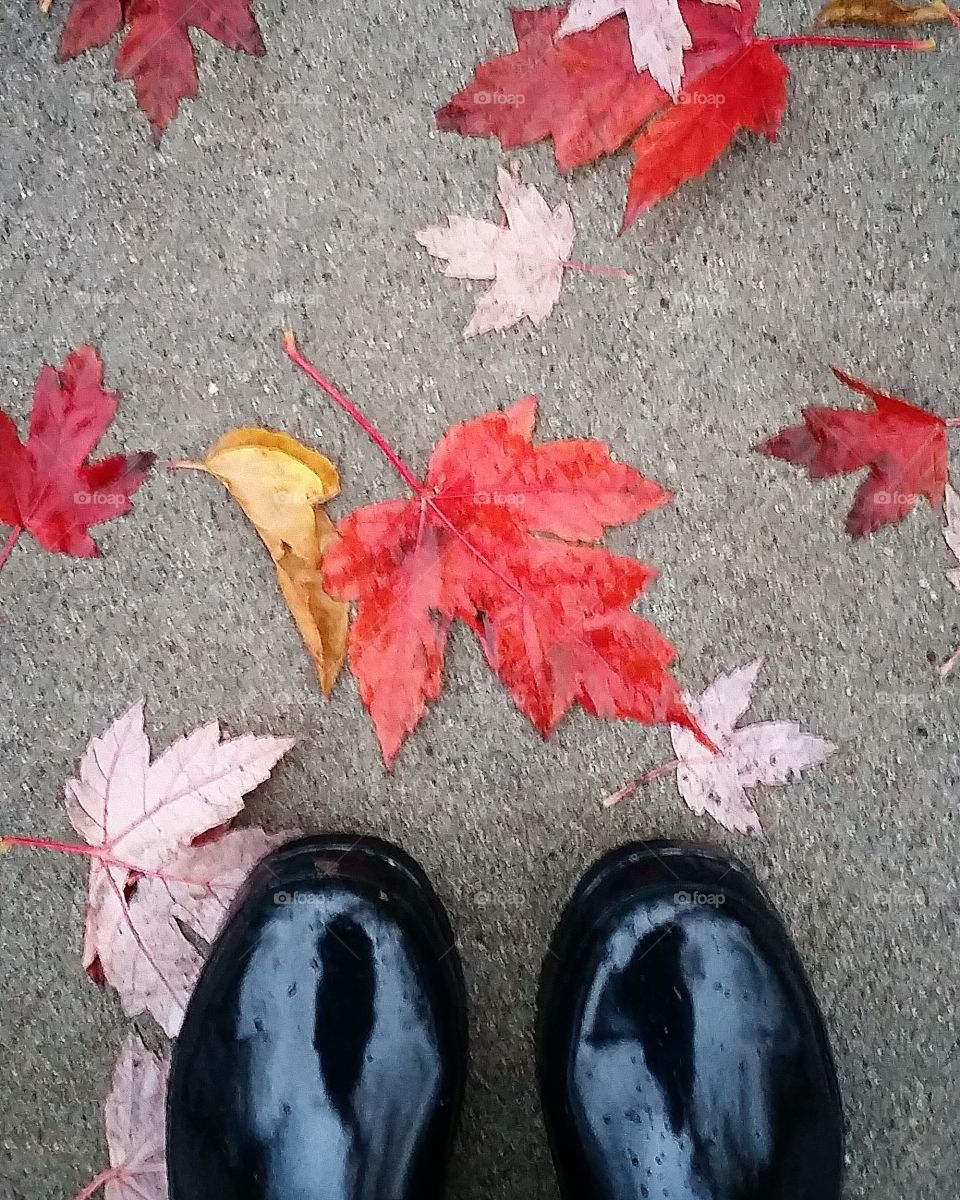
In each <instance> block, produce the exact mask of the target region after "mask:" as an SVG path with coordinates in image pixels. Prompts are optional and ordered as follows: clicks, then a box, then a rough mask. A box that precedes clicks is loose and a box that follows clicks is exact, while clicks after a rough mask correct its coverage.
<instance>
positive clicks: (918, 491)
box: [756, 367, 952, 537]
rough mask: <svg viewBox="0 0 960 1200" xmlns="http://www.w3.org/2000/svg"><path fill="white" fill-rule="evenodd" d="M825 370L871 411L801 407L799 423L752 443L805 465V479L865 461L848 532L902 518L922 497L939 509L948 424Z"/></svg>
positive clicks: (844, 470)
mask: <svg viewBox="0 0 960 1200" xmlns="http://www.w3.org/2000/svg"><path fill="white" fill-rule="evenodd" d="M831 369H832V370H833V373H834V375H836V377H837V379H839V380H840V382H841V383H842V384H845V385H846V386H847V387H849V388H852V389H853V390H854V391H855V392H859V393H861V394H862V395H864V396H868V397H869V398H870V399H871V400H872V401H873V403H874V411H873V412H857V411H853V410H850V409H844V408H824V407H822V406H820V405H816V404H814V405H810V406H809V407H807V408H805V409H804V410H803V424H802V425H789V426H787V427H786V428H785V429H781V430H780V432H779V433H777V434H775V435H774V436H773V437H771V438H767V440H766V441H763V442H760V444H759V445H758V446H757V447H756V449H757V450H758V451H759V452H760V453H761V454H768V455H770V456H771V457H772V458H782V459H784V460H785V461H786V462H789V463H793V464H795V465H796V466H798V467H803V468H804V469H805V470H806V472H807V474H808V475H809V476H810V478H811V479H828V478H830V476H832V475H846V474H849V473H850V472H852V471H859V470H862V469H863V468H864V467H869V468H870V473H869V474H868V475H867V477H866V479H864V481H863V483H861V484H860V487H859V488H858V489H857V494H856V496H855V497H854V501H853V507H852V508H851V509H850V512H849V514H848V515H847V524H846V528H847V532H848V533H849V534H851V535H853V536H854V537H862V536H863V535H864V534H867V533H873V532H874V530H876V529H879V528H880V527H881V526H883V525H893V524H896V522H897V521H902V520H903V518H904V517H905V516H906V515H907V513H909V512H910V510H911V509H912V508H913V506H914V505H915V504H916V502H917V500H918V499H919V498H920V497H921V496H924V497H926V499H927V500H928V501H929V502H930V503H931V504H932V505H934V506H935V507H939V506H940V505H941V504H942V503H943V498H944V489H945V487H946V482H947V425H948V424H950V423H952V422H947V421H945V420H944V419H943V418H942V417H938V416H937V415H936V413H931V412H926V411H924V409H922V408H917V406H916V405H914V404H910V403H909V402H908V401H907V400H903V399H901V398H900V397H899V396H888V395H887V394H886V393H884V392H878V391H877V390H876V389H875V388H872V387H870V385H869V384H866V383H864V382H863V381H862V380H860V379H854V378H853V377H852V376H850V375H846V374H844V372H843V371H839V370H837V368H836V367H833V368H831Z"/></svg>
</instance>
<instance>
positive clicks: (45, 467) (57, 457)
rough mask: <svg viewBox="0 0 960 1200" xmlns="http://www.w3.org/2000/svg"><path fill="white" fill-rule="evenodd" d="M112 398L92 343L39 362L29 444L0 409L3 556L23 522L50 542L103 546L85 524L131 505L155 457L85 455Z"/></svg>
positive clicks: (87, 551) (63, 547)
mask: <svg viewBox="0 0 960 1200" xmlns="http://www.w3.org/2000/svg"><path fill="white" fill-rule="evenodd" d="M117 399H118V397H117V394H116V392H108V391H105V390H104V387H103V363H102V362H101V361H100V357H99V355H98V354H97V352H96V350H94V349H93V347H92V346H80V347H79V348H78V349H76V350H74V351H73V352H72V353H71V354H68V355H67V359H66V361H65V362H64V364H63V366H62V367H61V368H60V370H59V371H58V370H57V369H56V368H55V367H51V366H49V365H47V364H44V366H43V367H42V368H41V370H40V374H39V376H38V377H37V384H36V388H35V390H34V399H33V412H32V413H31V416H30V432H29V435H28V437H27V441H26V444H23V443H21V441H20V438H19V436H18V435H17V427H16V425H15V424H14V423H13V421H12V420H11V419H10V417H8V416H7V414H6V413H5V412H3V411H2V410H0V461H2V462H3V471H2V473H0V523H2V524H4V525H12V526H13V533H12V534H11V536H10V538H9V539H8V541H7V544H6V546H5V547H4V550H3V552H2V554H0V564H2V562H3V561H5V560H6V557H7V555H8V554H9V552H10V550H11V549H12V546H13V542H14V541H15V540H16V537H17V536H18V535H19V534H20V533H21V532H22V531H23V530H24V529H27V530H29V531H30V533H32V534H33V536H34V537H35V538H36V539H37V541H38V542H39V543H40V544H41V546H44V547H45V548H46V549H47V550H57V551H60V552H61V553H63V554H74V555H78V556H80V557H83V558H90V557H93V556H94V555H97V554H99V553H100V552H99V550H98V549H97V544H96V542H94V540H93V538H92V537H91V536H90V533H89V528H90V526H91V525H97V524H100V522H102V521H109V520H110V518H111V517H117V516H120V514H121V513H125V512H129V510H130V497H131V496H132V495H133V493H134V492H135V491H136V490H137V488H138V487H139V486H140V484H141V483H143V481H144V479H145V478H146V476H147V472H148V471H149V470H150V467H151V466H152V464H153V461H154V457H155V456H154V455H153V454H142V453H141V454H113V455H111V456H110V457H109V458H103V459H100V460H99V461H98V462H93V463H89V462H87V461H86V460H87V457H88V456H89V454H90V453H91V452H92V450H93V448H94V447H95V446H96V444H97V442H98V441H99V440H100V438H101V437H102V436H103V434H104V432H105V431H106V428H107V426H108V425H109V424H110V422H111V421H112V420H113V418H114V416H115V415H116V411H117Z"/></svg>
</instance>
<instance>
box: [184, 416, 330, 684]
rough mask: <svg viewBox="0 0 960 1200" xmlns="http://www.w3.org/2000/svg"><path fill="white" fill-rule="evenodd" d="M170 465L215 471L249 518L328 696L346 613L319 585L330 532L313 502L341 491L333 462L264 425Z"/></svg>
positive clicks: (230, 435)
mask: <svg viewBox="0 0 960 1200" xmlns="http://www.w3.org/2000/svg"><path fill="white" fill-rule="evenodd" d="M170 466H171V467H178V468H184V467H189V468H192V469H194V470H201V471H207V472H209V473H210V474H211V475H213V476H215V477H216V478H217V479H219V480H220V482H221V483H222V484H223V485H224V487H226V488H227V490H228V491H229V492H230V494H231V495H232V496H233V497H234V499H235V500H236V501H237V502H238V503H239V505H240V507H241V508H242V509H243V511H244V513H245V514H246V515H247V517H248V518H249V519H250V521H252V523H253V525H254V528H255V529H256V531H257V533H259V535H260V537H261V539H262V540H263V543H264V545H265V546H266V547H267V549H268V550H269V551H270V557H271V558H272V559H273V562H274V565H275V567H276V570H277V582H278V583H279V585H280V591H281V592H282V593H283V597H284V599H285V600H286V602H287V605H288V606H289V608H290V612H291V613H292V615H293V618H294V620H295V621H296V623H297V628H298V629H299V630H300V635H301V637H302V638H303V640H304V642H305V643H306V646H307V649H308V650H309V651H310V655H311V657H312V658H313V661H314V664H315V666H316V668H317V674H318V675H319V676H320V683H321V686H322V687H323V691H324V693H325V694H326V695H328V696H329V694H330V690H331V688H332V687H333V685H334V683H335V681H336V678H337V675H338V674H339V673H340V668H341V667H342V666H343V660H344V657H345V655H346V645H347V624H348V619H349V618H348V610H347V606H346V605H345V604H342V603H340V602H339V601H337V600H333V599H332V598H331V597H330V596H329V595H327V593H326V591H325V590H324V587H323V578H322V574H321V567H322V563H323V556H324V554H325V552H326V549H327V547H328V545H329V544H330V542H331V541H332V539H333V538H334V536H335V534H334V526H333V522H332V521H331V520H330V518H329V517H328V516H327V514H326V513H325V512H324V511H323V510H322V509H321V508H318V507H317V506H318V505H320V504H324V503H326V501H327V500H330V499H332V498H333V497H334V496H336V495H337V493H338V492H339V491H340V477H339V475H338V474H337V470H336V467H334V465H333V463H332V462H330V460H329V459H327V458H325V457H324V456H323V455H322V454H318V453H317V451H316V450H311V449H310V448H309V447H308V446H304V445H303V444H302V443H301V442H298V441H297V440H296V438H292V437H289V436H288V435H287V434H285V433H276V432H274V431H273V430H268V429H236V430H234V431H233V432H232V433H228V434H227V435H226V436H225V437H222V438H221V439H220V440H219V441H218V442H217V443H216V445H215V446H213V448H212V449H211V450H210V452H209V453H208V454H207V456H206V458H204V459H203V461H202V462H175V463H171V464H170Z"/></svg>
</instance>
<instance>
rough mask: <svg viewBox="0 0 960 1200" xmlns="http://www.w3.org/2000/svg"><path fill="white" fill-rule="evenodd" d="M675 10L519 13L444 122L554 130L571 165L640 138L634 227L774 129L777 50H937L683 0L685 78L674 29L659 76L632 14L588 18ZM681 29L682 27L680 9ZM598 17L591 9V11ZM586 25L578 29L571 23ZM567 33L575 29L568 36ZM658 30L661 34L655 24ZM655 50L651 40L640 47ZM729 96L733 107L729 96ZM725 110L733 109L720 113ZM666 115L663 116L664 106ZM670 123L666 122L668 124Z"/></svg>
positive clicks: (663, 3)
mask: <svg viewBox="0 0 960 1200" xmlns="http://www.w3.org/2000/svg"><path fill="white" fill-rule="evenodd" d="M628 5H629V10H630V11H631V13H639V12H641V11H647V8H648V6H650V7H651V8H652V7H654V6H655V8H656V11H657V12H661V11H666V7H667V0H628V3H623V4H621V3H616V0H575V3H574V5H572V6H571V7H570V9H569V11H568V9H567V8H566V6H564V5H555V6H551V7H548V8H541V9H535V10H532V11H522V10H517V9H514V10H513V11H512V14H511V15H512V18H513V27H514V31H515V33H516V37H517V43H518V48H517V50H516V51H514V52H513V53H509V54H502V55H499V56H497V57H495V58H493V59H491V60H490V61H489V62H484V63H480V64H479V65H478V66H477V67H476V69H475V72H474V77H473V80H472V82H471V83H470V84H468V85H467V86H466V87H464V88H462V89H461V90H460V91H459V92H457V93H456V94H455V95H454V96H453V97H452V98H451V99H450V101H449V102H448V103H447V104H445V105H444V106H443V107H442V108H440V109H438V110H437V114H436V115H437V126H438V128H439V129H442V130H449V131H454V132H457V133H462V134H467V135H470V136H475V137H486V136H490V135H492V136H494V137H497V138H499V140H500V143H501V145H502V146H503V147H504V148H505V149H511V148H513V147H516V146H528V145H531V144H532V143H534V142H538V141H541V140H542V139H544V138H547V137H550V138H553V142H554V152H555V155H556V160H557V165H558V166H559V167H560V169H561V170H562V171H565V170H569V169H570V168H572V167H577V166H582V165H583V164H585V163H588V162H592V161H593V160H594V159H596V158H598V157H600V155H602V154H611V153H613V152H614V151H616V150H617V149H619V147H620V146H622V145H623V144H624V143H625V142H626V141H627V140H628V139H629V138H630V137H632V136H634V135H637V134H638V131H641V129H642V127H643V126H644V125H646V123H647V122H651V123H650V125H649V126H647V128H646V129H643V130H642V132H640V133H639V136H638V137H637V138H636V141H635V142H634V144H633V147H632V149H633V152H634V155H635V157H636V160H637V161H636V163H635V165H634V169H633V173H632V175H631V180H630V195H629V199H628V206H627V212H626V216H625V219H624V222H623V228H624V229H625V228H626V227H627V226H628V225H629V224H630V223H631V222H632V220H633V219H635V217H636V216H637V214H639V213H640V212H642V211H644V209H645V208H648V207H649V206H650V205H651V204H652V203H654V202H655V201H656V200H658V199H662V198H663V196H665V195H667V194H668V193H669V192H670V191H671V190H672V189H673V188H675V187H677V186H678V185H679V184H680V183H682V182H684V181H685V180H687V179H692V178H694V177H695V176H698V175H702V174H703V173H704V172H705V171H706V170H708V168H709V167H710V166H711V165H712V163H713V162H714V161H715V160H716V159H717V157H718V156H719V155H720V154H721V153H722V152H723V151H724V150H725V149H726V147H727V145H729V143H730V141H731V140H732V138H733V137H734V136H735V134H736V133H737V131H738V130H739V129H753V130H757V131H759V132H761V133H764V134H766V135H767V136H768V137H769V138H771V139H773V138H774V137H775V135H776V132H777V128H778V126H779V124H780V120H781V118H782V116H783V111H784V108H785V105H786V92H785V81H786V78H787V74H788V72H787V68H786V65H785V64H783V63H782V62H781V61H780V59H779V58H777V56H776V55H775V54H774V51H775V50H776V49H778V48H785V47H788V46H797V45H823V46H849V47H857V48H864V47H873V48H876V49H890V50H930V49H932V48H933V46H934V44H935V43H934V42H933V41H932V40H931V39H926V40H923V41H913V40H906V41H904V40H893V39H867V38H848V37H833V36H818V35H813V34H798V35H787V36H783V37H758V36H757V35H756V34H755V33H754V31H753V26H754V23H755V22H756V18H757V10H758V7H759V0H743V2H742V6H741V7H740V8H736V7H732V6H730V5H726V4H722V3H712V4H706V3H702V2H701V0H677V9H678V11H679V14H680V18H681V24H682V26H683V27H684V28H685V29H686V30H687V31H688V34H689V39H690V42H691V45H690V48H689V49H687V50H686V52H685V53H684V52H683V49H682V47H681V48H680V50H679V53H680V54H681V55H682V65H683V81H684V86H683V87H682V89H681V90H680V92H679V94H678V95H677V105H678V106H679V107H680V108H681V111H680V112H679V113H678V112H677V109H676V108H675V107H674V106H672V105H671V98H672V97H671V93H672V92H675V90H676V86H677V84H678V82H679V81H678V79H677V75H676V65H677V53H678V51H677V47H676V37H672V38H671V44H672V45H673V49H672V50H671V52H670V54H668V55H666V56H663V55H662V54H661V53H660V51H661V50H662V46H663V40H664V39H663V38H662V37H659V35H657V36H658V38H659V40H658V41H657V44H658V45H659V49H658V51H657V53H658V59H657V63H658V65H657V74H658V75H660V76H661V77H662V78H661V82H663V83H665V84H666V86H665V87H661V86H660V83H658V82H657V80H656V79H655V78H654V77H653V75H651V74H650V72H649V70H645V71H642V72H638V71H637V65H638V64H637V63H635V62H634V55H633V50H632V48H631V33H632V32H633V29H634V28H637V29H640V28H641V25H642V19H641V18H639V17H638V18H637V19H636V20H634V21H633V22H632V24H631V25H630V26H628V23H627V21H626V19H624V17H622V16H610V17H609V19H607V20H601V22H600V24H598V25H596V27H595V28H587V25H588V24H590V22H591V21H592V16H593V15H596V14H599V13H604V12H614V11H620V10H621V9H625V8H627V7H628ZM670 13H671V19H672V22H673V27H674V33H675V34H676V32H677V31H678V30H679V26H677V25H676V20H675V17H674V16H673V9H672V0H671V8H670ZM588 18H589V19H588ZM574 26H576V27H577V28H578V29H581V27H582V31H580V32H568V31H570V30H571V28H572V27H574ZM564 34H565V36H563V35H564ZM651 36H654V35H653V34H651ZM645 56H646V57H649V55H648V52H647V51H646V50H644V51H643V52H642V54H641V57H645ZM727 105H729V107H728V108H727V107H726V106H727ZM724 108H726V111H725V112H724V111H721V110H723V109H724ZM658 113H662V115H661V116H659V117H658V116H657V114H658ZM661 123H662V124H661Z"/></svg>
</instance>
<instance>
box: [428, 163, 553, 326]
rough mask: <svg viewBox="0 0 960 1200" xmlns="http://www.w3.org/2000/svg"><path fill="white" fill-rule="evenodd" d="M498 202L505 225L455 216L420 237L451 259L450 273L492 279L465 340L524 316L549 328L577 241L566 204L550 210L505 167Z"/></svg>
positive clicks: (499, 173) (439, 254)
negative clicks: (571, 252)
mask: <svg viewBox="0 0 960 1200" xmlns="http://www.w3.org/2000/svg"><path fill="white" fill-rule="evenodd" d="M497 199H498V200H499V202H500V205H501V207H502V208H503V211H504V214H505V216H506V219H507V224H506V225H505V226H503V225H494V224H493V222H492V221H480V220H477V219H476V218H474V217H458V216H451V217H449V218H448V223H447V224H446V225H430V226H428V227H427V228H426V229H421V230H419V231H418V232H417V234H416V238H417V241H418V242H419V243H420V245H421V246H423V248H424V249H425V250H426V251H427V253H428V254H432V255H434V256H435V257H436V258H445V259H446V260H447V266H446V268H445V270H444V274H445V275H449V276H453V277H454V278H457V279H492V280H493V284H492V286H491V287H489V288H488V289H487V290H486V291H485V292H484V293H483V295H482V296H481V297H480V299H479V300H478V301H477V305H476V308H475V309H474V310H473V315H472V317H471V318H470V321H469V322H468V324H467V326H466V328H465V329H464V331H463V336H464V337H465V338H469V337H474V336H475V335H476V334H479V333H487V332H489V331H490V330H492V329H509V328H510V326H511V325H516V324H517V322H518V321H522V320H523V318H524V317H529V319H530V320H531V321H532V322H533V324H534V325H535V326H536V327H537V328H539V327H540V326H541V325H543V323H544V321H546V319H547V317H549V315H550V313H551V312H552V311H553V306H554V305H555V304H556V302H557V300H558V298H559V296H560V288H561V287H562V285H563V272H564V268H565V266H567V265H568V263H569V255H570V251H571V250H572V249H573V243H574V241H575V240H576V230H575V229H574V225H573V213H572V212H571V211H570V206H569V205H568V204H567V203H566V202H563V203H561V204H558V205H557V207H556V208H555V209H553V210H552V211H551V209H550V206H549V204H547V202H546V200H545V199H544V198H543V196H542V195H541V194H540V192H538V191H537V189H536V188H535V187H534V186H533V185H532V184H529V183H521V182H520V181H519V180H518V179H515V178H514V177H513V176H512V175H511V174H510V173H509V172H508V171H504V170H503V168H498V169H497Z"/></svg>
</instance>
